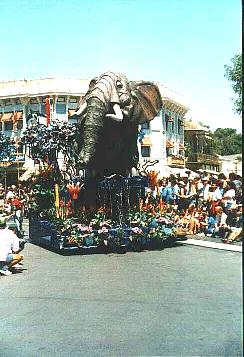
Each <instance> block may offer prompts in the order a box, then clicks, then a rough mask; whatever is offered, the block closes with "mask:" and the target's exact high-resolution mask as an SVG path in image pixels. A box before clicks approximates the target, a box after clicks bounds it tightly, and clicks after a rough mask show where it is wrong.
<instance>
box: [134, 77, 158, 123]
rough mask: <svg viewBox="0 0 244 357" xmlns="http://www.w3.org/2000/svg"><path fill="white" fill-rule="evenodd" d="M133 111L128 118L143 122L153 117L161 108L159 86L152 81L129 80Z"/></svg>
mask: <svg viewBox="0 0 244 357" xmlns="http://www.w3.org/2000/svg"><path fill="white" fill-rule="evenodd" d="M130 86H131V94H132V99H133V104H134V105H133V113H132V115H131V116H130V120H132V121H136V122H137V123H138V124H143V123H145V122H148V121H150V120H152V119H153V118H155V117H156V116H157V115H158V113H159V112H160V109H161V108H162V99H161V94H160V91H159V88H158V86H157V85H156V84H154V83H153V82H146V81H139V82H134V81H133V82H130Z"/></svg>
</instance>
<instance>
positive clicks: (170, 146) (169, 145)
mask: <svg viewBox="0 0 244 357" xmlns="http://www.w3.org/2000/svg"><path fill="white" fill-rule="evenodd" d="M173 147H174V144H173V143H172V142H171V141H170V140H169V139H167V140H166V148H167V149H171V148H173Z"/></svg>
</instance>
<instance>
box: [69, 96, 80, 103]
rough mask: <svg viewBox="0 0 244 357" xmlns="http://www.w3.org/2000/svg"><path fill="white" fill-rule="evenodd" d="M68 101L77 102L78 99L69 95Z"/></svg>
mask: <svg viewBox="0 0 244 357" xmlns="http://www.w3.org/2000/svg"><path fill="white" fill-rule="evenodd" d="M69 102H70V103H78V99H77V98H75V97H71V98H70V99H69Z"/></svg>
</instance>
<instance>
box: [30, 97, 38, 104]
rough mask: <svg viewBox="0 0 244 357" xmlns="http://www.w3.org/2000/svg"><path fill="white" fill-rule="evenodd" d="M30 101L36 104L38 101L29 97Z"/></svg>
mask: <svg viewBox="0 0 244 357" xmlns="http://www.w3.org/2000/svg"><path fill="white" fill-rule="evenodd" d="M30 103H31V104H38V101H37V99H36V98H31V100H30Z"/></svg>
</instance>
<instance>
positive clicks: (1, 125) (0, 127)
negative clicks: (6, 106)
mask: <svg viewBox="0 0 244 357" xmlns="http://www.w3.org/2000/svg"><path fill="white" fill-rule="evenodd" d="M2 130H3V124H2V123H1V122H0V131H2Z"/></svg>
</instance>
